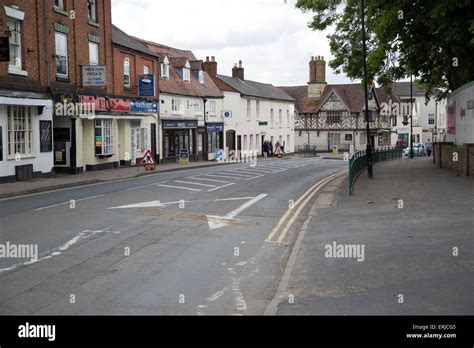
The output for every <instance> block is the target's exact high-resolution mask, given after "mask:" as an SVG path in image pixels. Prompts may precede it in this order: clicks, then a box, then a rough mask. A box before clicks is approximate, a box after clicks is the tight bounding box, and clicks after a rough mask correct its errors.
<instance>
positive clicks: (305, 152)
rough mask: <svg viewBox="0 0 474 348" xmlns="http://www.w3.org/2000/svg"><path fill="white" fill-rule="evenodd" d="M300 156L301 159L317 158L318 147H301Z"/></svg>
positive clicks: (299, 148)
mask: <svg viewBox="0 0 474 348" xmlns="http://www.w3.org/2000/svg"><path fill="white" fill-rule="evenodd" d="M298 154H299V156H300V157H317V156H318V153H317V147H316V146H315V145H304V146H302V145H299V146H298Z"/></svg>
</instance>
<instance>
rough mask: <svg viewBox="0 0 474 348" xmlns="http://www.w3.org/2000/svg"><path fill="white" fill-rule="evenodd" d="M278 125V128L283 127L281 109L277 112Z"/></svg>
mask: <svg viewBox="0 0 474 348" xmlns="http://www.w3.org/2000/svg"><path fill="white" fill-rule="evenodd" d="M278 123H279V124H278V125H279V126H280V127H282V126H283V111H282V110H281V109H280V110H278Z"/></svg>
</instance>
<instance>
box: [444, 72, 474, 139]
mask: <svg viewBox="0 0 474 348" xmlns="http://www.w3.org/2000/svg"><path fill="white" fill-rule="evenodd" d="M446 112H447V115H448V117H447V118H448V121H447V133H448V135H447V139H446V140H447V141H449V142H453V143H454V144H455V145H456V146H463V145H464V144H474V81H472V82H469V83H467V84H465V85H464V86H461V87H459V88H458V89H457V90H455V91H454V92H453V93H451V95H450V96H449V97H448V104H447V109H446Z"/></svg>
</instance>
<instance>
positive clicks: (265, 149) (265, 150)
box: [263, 141, 268, 158]
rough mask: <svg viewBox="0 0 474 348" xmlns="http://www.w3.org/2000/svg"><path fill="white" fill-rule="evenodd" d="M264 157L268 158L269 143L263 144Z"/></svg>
mask: <svg viewBox="0 0 474 348" xmlns="http://www.w3.org/2000/svg"><path fill="white" fill-rule="evenodd" d="M263 157H264V158H268V142H267V141H265V142H264V143H263Z"/></svg>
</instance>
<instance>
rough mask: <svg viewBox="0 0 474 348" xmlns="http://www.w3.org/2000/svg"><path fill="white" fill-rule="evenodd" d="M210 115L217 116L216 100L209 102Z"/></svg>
mask: <svg viewBox="0 0 474 348" xmlns="http://www.w3.org/2000/svg"><path fill="white" fill-rule="evenodd" d="M209 113H210V114H211V115H215V114H216V102H215V101H214V100H211V101H210V102H209Z"/></svg>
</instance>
